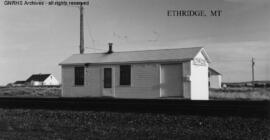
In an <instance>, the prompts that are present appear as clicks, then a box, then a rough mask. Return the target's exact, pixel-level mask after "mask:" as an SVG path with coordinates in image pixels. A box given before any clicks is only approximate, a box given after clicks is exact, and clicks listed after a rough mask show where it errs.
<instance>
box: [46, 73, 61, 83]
mask: <svg viewBox="0 0 270 140" xmlns="http://www.w3.org/2000/svg"><path fill="white" fill-rule="evenodd" d="M43 85H59V82H58V81H57V80H56V78H55V77H54V76H52V75H50V76H49V77H48V78H47V79H45V80H44V82H43Z"/></svg>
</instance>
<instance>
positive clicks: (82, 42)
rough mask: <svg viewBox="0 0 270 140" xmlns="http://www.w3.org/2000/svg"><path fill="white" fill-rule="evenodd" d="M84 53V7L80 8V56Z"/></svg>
mask: <svg viewBox="0 0 270 140" xmlns="http://www.w3.org/2000/svg"><path fill="white" fill-rule="evenodd" d="M83 53H84V33H83V6H82V5H81V6H80V54H83Z"/></svg>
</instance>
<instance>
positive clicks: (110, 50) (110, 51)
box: [107, 43, 113, 54]
mask: <svg viewBox="0 0 270 140" xmlns="http://www.w3.org/2000/svg"><path fill="white" fill-rule="evenodd" d="M112 46H113V43H109V50H108V52H107V54H110V53H113V50H112V49H113V48H112Z"/></svg>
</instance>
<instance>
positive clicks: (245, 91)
mask: <svg viewBox="0 0 270 140" xmlns="http://www.w3.org/2000/svg"><path fill="white" fill-rule="evenodd" d="M60 95H61V88H59V87H2V88H0V96H19V97H25V96H28V97H29V96H31V97H37V96H39V97H48V96H49V97H60ZM210 99H218V100H223V99H224V100H270V88H245V87H234V88H226V89H210Z"/></svg>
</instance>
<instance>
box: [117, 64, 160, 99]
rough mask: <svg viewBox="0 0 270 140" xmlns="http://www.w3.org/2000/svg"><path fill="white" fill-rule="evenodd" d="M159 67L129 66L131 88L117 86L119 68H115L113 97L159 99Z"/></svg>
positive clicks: (149, 65)
mask: <svg viewBox="0 0 270 140" xmlns="http://www.w3.org/2000/svg"><path fill="white" fill-rule="evenodd" d="M159 75H160V65H159V64H133V65H131V86H120V85H119V66H116V76H115V77H116V87H115V96H116V97H119V98H158V97H160V94H159V91H160V79H159Z"/></svg>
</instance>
